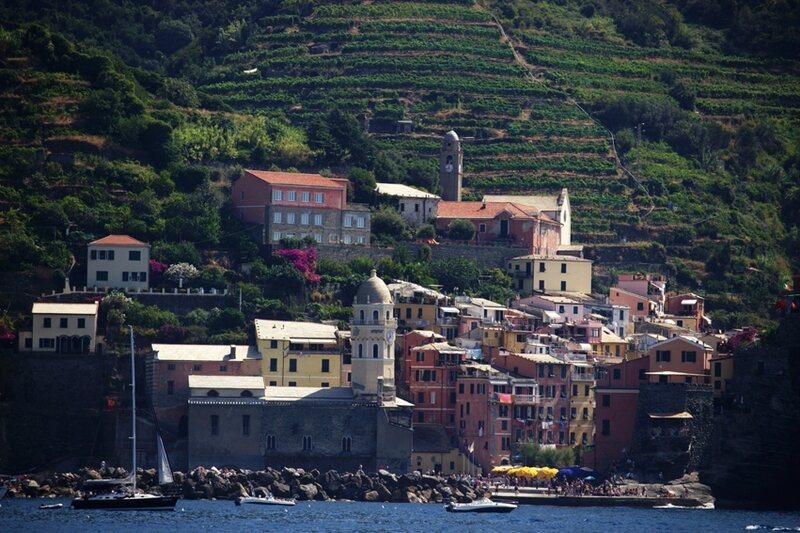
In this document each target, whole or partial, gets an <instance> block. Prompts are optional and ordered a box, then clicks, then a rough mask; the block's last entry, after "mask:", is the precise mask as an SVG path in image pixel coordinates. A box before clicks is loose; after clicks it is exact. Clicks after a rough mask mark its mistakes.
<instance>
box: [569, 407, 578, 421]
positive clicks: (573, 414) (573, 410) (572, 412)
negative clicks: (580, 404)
mask: <svg viewBox="0 0 800 533" xmlns="http://www.w3.org/2000/svg"><path fill="white" fill-rule="evenodd" d="M576 418H578V410H577V409H576V408H574V407H571V408H570V410H569V419H570V420H575V419H576Z"/></svg>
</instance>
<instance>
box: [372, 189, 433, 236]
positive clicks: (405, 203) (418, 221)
mask: <svg viewBox="0 0 800 533" xmlns="http://www.w3.org/2000/svg"><path fill="white" fill-rule="evenodd" d="M375 192H376V193H378V194H380V195H383V196H389V197H392V198H394V199H396V201H397V204H396V205H397V210H398V211H399V212H400V216H402V217H403V219H404V220H405V221H406V222H407V223H408V225H409V226H410V227H412V228H416V227H418V226H421V225H422V224H426V223H428V222H429V221H432V220H433V219H435V218H436V217H437V215H438V212H439V202H440V201H441V200H442V199H441V197H439V196H437V195H435V194H431V193H429V192H427V191H421V190H419V189H415V188H414V187H409V186H408V185H403V184H402V183H377V184H376V186H375Z"/></svg>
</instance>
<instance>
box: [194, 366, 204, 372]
mask: <svg viewBox="0 0 800 533" xmlns="http://www.w3.org/2000/svg"><path fill="white" fill-rule="evenodd" d="M201 370H203V365H193V366H192V371H194V372H200V371H201Z"/></svg>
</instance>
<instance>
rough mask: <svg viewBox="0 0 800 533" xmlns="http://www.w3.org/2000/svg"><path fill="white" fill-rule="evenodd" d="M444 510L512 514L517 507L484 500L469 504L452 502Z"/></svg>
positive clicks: (511, 504) (487, 499)
mask: <svg viewBox="0 0 800 533" xmlns="http://www.w3.org/2000/svg"><path fill="white" fill-rule="evenodd" d="M444 508H445V509H446V510H447V511H448V512H450V513H510V512H511V511H513V510H514V509H516V508H517V505H516V504H513V503H507V502H495V501H492V500H490V499H489V498H484V499H482V500H475V501H473V502H469V503H456V502H450V503H448V504H447V505H445V507H444Z"/></svg>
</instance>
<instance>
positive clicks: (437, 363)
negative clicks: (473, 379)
mask: <svg viewBox="0 0 800 533" xmlns="http://www.w3.org/2000/svg"><path fill="white" fill-rule="evenodd" d="M465 353H466V351H465V350H463V349H461V348H456V347H455V346H451V345H450V344H447V343H446V342H435V343H431V344H424V345H422V346H417V347H416V348H412V349H411V356H410V357H409V358H408V361H407V363H406V366H408V368H409V371H408V387H409V391H410V393H411V400H412V401H413V403H414V420H413V422H414V423H415V424H440V425H442V426H444V427H445V429H448V430H450V431H451V433H452V432H453V431H454V430H455V427H456V419H455V410H456V393H455V391H456V388H455V387H456V380H457V379H458V368H459V366H460V365H461V363H462V362H463V361H464V355H465Z"/></svg>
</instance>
